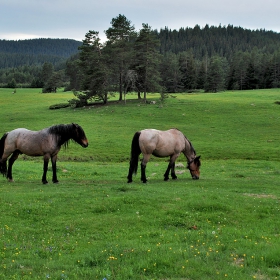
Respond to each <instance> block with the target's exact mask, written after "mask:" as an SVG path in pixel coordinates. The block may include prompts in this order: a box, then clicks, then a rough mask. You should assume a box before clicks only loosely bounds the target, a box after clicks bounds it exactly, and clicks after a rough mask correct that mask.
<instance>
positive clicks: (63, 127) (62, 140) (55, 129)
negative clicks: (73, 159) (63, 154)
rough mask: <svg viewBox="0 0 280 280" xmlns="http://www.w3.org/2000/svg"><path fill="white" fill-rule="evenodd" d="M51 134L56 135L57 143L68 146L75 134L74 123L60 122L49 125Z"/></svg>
mask: <svg viewBox="0 0 280 280" xmlns="http://www.w3.org/2000/svg"><path fill="white" fill-rule="evenodd" d="M48 131H49V133H50V134H53V135H55V137H56V140H57V144H58V145H59V146H62V145H63V146H64V147H65V148H67V147H68V145H69V142H70V140H71V138H72V135H73V124H58V125H53V126H51V127H49V129H48Z"/></svg>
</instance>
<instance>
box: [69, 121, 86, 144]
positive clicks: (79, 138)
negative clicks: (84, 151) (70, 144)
mask: <svg viewBox="0 0 280 280" xmlns="http://www.w3.org/2000/svg"><path fill="white" fill-rule="evenodd" d="M72 125H73V128H74V133H73V136H72V139H73V140H74V141H75V142H77V143H78V144H80V145H81V146H82V147H84V148H86V147H87V146H88V140H87V137H86V134H85V132H84V130H83V129H82V128H81V127H80V126H79V125H78V124H75V123H73V124H72Z"/></svg>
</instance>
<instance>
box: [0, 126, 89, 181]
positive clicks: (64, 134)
mask: <svg viewBox="0 0 280 280" xmlns="http://www.w3.org/2000/svg"><path fill="white" fill-rule="evenodd" d="M70 140H74V141H75V142H76V143H78V144H80V145H81V146H82V147H84V148H86V147H87V146H88V140H87V138H86V135H85V132H84V130H83V129H82V127H81V126H79V125H78V124H74V123H71V124H59V125H54V126H51V127H48V128H44V129H42V130H40V131H31V130H28V129H26V128H17V129H14V130H12V131H10V132H7V133H5V134H4V135H3V136H2V138H1V139H0V172H1V173H2V174H3V175H4V176H6V177H7V179H8V180H9V181H11V182H12V181H13V176H12V166H13V164H14V162H15V160H16V159H17V158H18V156H19V155H20V154H25V155H28V156H34V157H35V156H43V158H44V169H43V176H42V182H43V184H47V183H48V181H47V171H48V164H49V160H50V159H51V162H52V171H53V177H52V181H53V183H58V180H57V174H56V160H57V154H58V152H59V151H60V148H61V146H63V145H64V147H65V148H66V147H67V146H68V144H69V141H70ZM10 155H12V156H11V157H10V158H9V156H10ZM8 158H9V162H8V168H7V160H8Z"/></svg>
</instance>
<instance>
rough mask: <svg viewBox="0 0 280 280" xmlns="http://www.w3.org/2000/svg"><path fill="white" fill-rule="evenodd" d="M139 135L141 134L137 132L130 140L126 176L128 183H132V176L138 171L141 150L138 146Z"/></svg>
mask: <svg viewBox="0 0 280 280" xmlns="http://www.w3.org/2000/svg"><path fill="white" fill-rule="evenodd" d="M140 134H141V132H139V131H138V132H136V133H135V134H134V136H133V138H132V143H131V155H130V165H129V173H128V176H127V179H128V182H129V183H130V182H132V174H136V173H137V169H138V161H139V155H140V154H141V150H140V146H139V137H140Z"/></svg>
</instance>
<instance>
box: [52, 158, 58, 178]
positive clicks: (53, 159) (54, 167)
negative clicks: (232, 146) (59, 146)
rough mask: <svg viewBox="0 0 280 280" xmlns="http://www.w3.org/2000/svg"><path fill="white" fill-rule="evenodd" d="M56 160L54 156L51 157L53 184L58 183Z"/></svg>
mask: <svg viewBox="0 0 280 280" xmlns="http://www.w3.org/2000/svg"><path fill="white" fill-rule="evenodd" d="M56 160H57V156H56V155H55V156H53V157H52V170H53V178H52V181H53V183H58V180H57V174H56Z"/></svg>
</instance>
